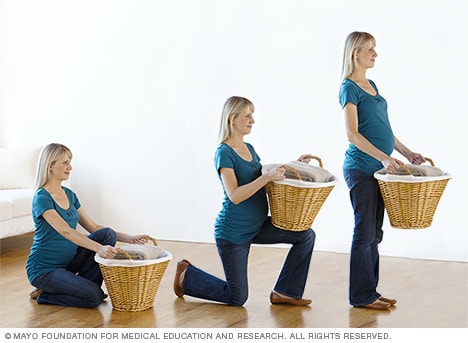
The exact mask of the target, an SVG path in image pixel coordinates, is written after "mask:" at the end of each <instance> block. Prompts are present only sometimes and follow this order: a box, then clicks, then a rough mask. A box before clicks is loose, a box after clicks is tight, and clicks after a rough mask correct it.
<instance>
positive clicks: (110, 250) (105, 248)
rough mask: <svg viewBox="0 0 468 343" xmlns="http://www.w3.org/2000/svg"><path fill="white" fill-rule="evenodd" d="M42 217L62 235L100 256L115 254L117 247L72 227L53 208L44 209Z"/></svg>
mask: <svg viewBox="0 0 468 343" xmlns="http://www.w3.org/2000/svg"><path fill="white" fill-rule="evenodd" d="M42 217H43V218H44V219H45V220H46V221H47V223H49V224H50V225H51V226H52V227H53V228H54V229H55V230H56V231H57V232H58V233H59V234H61V235H62V236H63V237H65V238H66V239H68V240H69V241H71V242H73V243H75V244H76V245H78V246H80V247H83V248H86V249H88V250H91V251H95V252H97V253H98V254H99V256H101V257H102V258H113V257H114V256H115V254H117V249H115V248H114V247H112V246H110V245H101V244H99V243H98V242H95V241H93V240H92V239H89V238H88V237H86V236H85V235H83V234H81V233H80V232H78V231H76V230H74V229H72V228H71V227H70V226H69V225H68V224H67V222H66V221H65V220H63V219H62V217H60V215H59V214H58V213H57V211H55V210H47V211H45V212H44V213H43V214H42Z"/></svg>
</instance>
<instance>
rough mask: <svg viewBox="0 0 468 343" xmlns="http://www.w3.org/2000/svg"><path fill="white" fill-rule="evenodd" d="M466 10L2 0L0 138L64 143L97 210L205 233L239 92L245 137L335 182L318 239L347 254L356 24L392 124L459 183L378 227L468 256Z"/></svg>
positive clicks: (99, 217) (409, 246) (100, 214)
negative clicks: (366, 36) (416, 221)
mask: <svg viewBox="0 0 468 343" xmlns="http://www.w3.org/2000/svg"><path fill="white" fill-rule="evenodd" d="M377 3H378V5H377ZM464 3H465V1H464V0H458V1H457V0H446V1H443V2H442V1H427V0H416V1H411V0H410V1H408V0H396V1H395V0H392V1H390V0H388V1H379V2H376V1H371V0H369V1H367V0H355V1H347V0H327V1H306V0H303V1H299V0H287V1H286V0H283V1H273V0H230V1H219V0H198V1H193V0H161V1H153V0H140V1H130V0H108V1H91V0H80V1H78V0H76V1H63V0H56V1H51V0H42V1H33V0H18V1H13V0H3V1H1V2H0V4H1V5H0V6H1V8H0V10H1V11H0V15H1V16H2V18H0V19H1V22H2V23H4V24H3V25H2V27H1V28H0V29H1V30H3V31H4V32H2V34H1V35H0V39H1V41H0V42H1V45H0V47H1V53H0V62H1V69H0V87H1V88H0V90H1V92H0V100H1V103H0V106H1V107H0V111H1V112H0V115H1V116H0V147H17V146H26V147H29V146H42V145H45V144H48V143H50V142H61V143H64V144H66V145H68V146H69V147H70V148H71V149H72V151H73V152H74V155H75V156H74V159H73V167H74V170H73V174H72V185H73V189H74V190H75V191H76V192H77V193H78V196H79V198H80V200H81V202H82V204H83V206H84V208H85V209H86V210H87V212H89V213H90V214H91V216H92V217H93V218H94V219H95V220H96V221H98V222H100V223H102V224H105V225H109V226H112V227H114V228H116V229H118V230H122V231H129V232H135V233H140V232H146V233H149V234H151V235H154V236H155V237H156V238H158V239H171V240H184V241H202V242H213V222H214V220H215V217H216V215H217V212H218V211H219V209H220V206H221V200H222V190H221V185H220V183H219V180H218V179H217V176H216V173H215V170H214V166H213V152H214V149H215V147H216V139H217V133H218V123H219V118H220V113H221V108H222V105H223V103H224V101H225V99H226V98H228V97H229V96H231V95H242V96H245V97H248V98H250V99H251V100H252V101H253V102H254V103H255V105H256V112H255V119H256V124H255V126H254V129H253V132H252V134H251V135H250V136H248V137H247V141H249V142H251V143H252V144H253V145H254V146H255V148H256V149H257V152H258V153H259V154H260V156H261V157H262V161H263V163H271V162H287V161H290V160H292V159H295V158H296V157H298V156H299V155H300V154H302V153H312V154H314V155H317V156H320V157H321V158H322V160H323V163H324V166H325V168H327V169H329V170H330V171H332V172H333V173H334V174H335V175H336V176H337V177H338V178H339V180H340V181H339V183H338V185H337V186H336V187H335V189H334V190H333V192H332V193H331V195H330V197H329V199H328V200H327V202H326V203H325V205H324V207H323V208H322V210H321V212H320V213H319V216H318V217H317V219H316V221H315V222H314V225H313V227H314V229H315V231H316V233H317V243H316V249H317V250H323V251H335V252H348V251H349V247H350V243H351V237H352V227H353V215H352V210H351V205H350V203H349V198H348V193H347V189H346V185H345V182H344V180H343V178H342V172H341V164H342V159H343V154H344V151H345V149H346V146H347V141H346V137H345V133H344V124H343V115H342V112H341V109H340V106H339V104H338V89H339V85H340V80H339V74H340V63H341V53H342V48H343V43H344V39H345V37H346V35H347V34H348V33H349V32H351V31H354V30H363V31H368V32H371V33H372V34H373V35H374V36H375V37H376V38H377V52H378V53H379V57H378V58H377V63H376V67H375V69H374V70H371V71H370V73H369V74H368V76H369V78H371V79H373V80H374V81H375V82H376V83H377V86H378V87H379V89H380V91H381V93H382V95H383V96H384V97H385V98H386V99H387V101H388V103H389V114H390V118H391V122H392V126H393V129H394V132H395V134H396V135H397V137H399V138H400V140H401V141H403V142H404V143H405V144H406V145H407V146H409V147H410V148H411V149H413V150H415V151H418V152H421V153H423V154H425V155H426V156H429V157H431V158H432V159H433V160H434V161H435V163H436V165H438V166H439V167H441V168H442V169H444V170H445V171H448V172H450V173H451V174H453V176H454V178H453V179H452V180H451V181H450V182H449V184H448V186H447V189H446V191H445V193H444V196H443V197H442V200H441V202H440V204H439V208H438V210H437V213H436V216H435V218H434V222H433V226H432V227H431V228H428V229H424V230H413V231H408V230H397V229H393V228H390V227H389V224H388V221H386V222H385V231H386V233H385V237H384V242H383V243H382V244H381V253H382V254H383V255H390V256H404V257H414V258H429V259H442V260H458V261H468V249H467V248H466V243H467V238H468V232H467V231H468V230H467V223H466V216H465V214H466V211H467V195H466V193H467V189H468V187H467V181H466V176H465V175H466V171H467V162H466V161H467V156H466V145H467V143H466V140H465V137H466V126H465V125H464V124H465V123H466V115H467V111H466V95H465V93H466V91H465V87H466V80H467V77H468V72H467V63H466V61H467V60H468V53H467V51H468V24H467V22H468V20H467V19H468V18H467V11H466V8H465V5H464ZM395 156H396V157H400V156H398V155H395Z"/></svg>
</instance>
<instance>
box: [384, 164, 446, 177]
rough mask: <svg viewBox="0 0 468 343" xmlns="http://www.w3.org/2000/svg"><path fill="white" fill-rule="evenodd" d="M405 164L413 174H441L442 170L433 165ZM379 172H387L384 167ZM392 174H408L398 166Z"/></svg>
mask: <svg viewBox="0 0 468 343" xmlns="http://www.w3.org/2000/svg"><path fill="white" fill-rule="evenodd" d="M405 166H406V167H407V168H408V169H409V170H410V171H411V175H413V176H418V177H420V176H442V174H443V172H442V170H441V169H439V168H437V167H434V166H418V165H415V164H405ZM378 173H379V174H387V172H386V171H385V169H380V170H379V171H378ZM391 174H392V175H408V172H407V171H406V169H405V168H403V167H400V169H398V170H397V171H396V172H394V173H391Z"/></svg>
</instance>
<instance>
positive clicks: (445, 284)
mask: <svg viewBox="0 0 468 343" xmlns="http://www.w3.org/2000/svg"><path fill="white" fill-rule="evenodd" d="M31 240H32V236H31V235H25V236H21V237H14V238H8V239H3V240H1V241H0V243H1V266H0V272H1V273H0V275H1V277H0V304H1V309H0V322H1V324H0V326H1V327H3V328H59V327H67V328H101V327H107V328H118V327H122V328H123V327H127V328H128V327H132V328H138V327H141V328H144V327H146V328H149V327H160V328H259V327H261V328H274V327H279V328H300V327H309V328H467V327H468V263H463V262H444V261H428V260H415V259H406V258H390V257H382V258H381V280H380V288H379V291H380V292H381V293H382V294H383V295H385V296H388V297H395V298H396V299H397V300H398V303H397V306H396V307H395V308H393V309H392V310H391V311H372V310H366V309H360V308H352V307H351V306H349V304H348V300H347V288H348V263H349V255H347V254H335V253H327V252H320V251H315V252H314V255H313V258H312V263H311V266H310V273H309V281H308V284H307V287H306V290H305V294H304V297H307V298H311V299H313V303H312V306H310V307H302V308H301V307H292V306H279V305H271V304H270V302H269V299H268V296H269V293H270V290H271V287H272V286H273V284H274V282H275V279H276V277H277V274H278V272H279V269H280V267H281V265H282V262H283V259H284V257H285V256H286V253H287V249H284V248H273V247H257V246H255V247H253V248H252V250H251V255H250V267H249V268H250V269H249V279H250V280H249V281H250V296H249V300H248V301H247V303H246V304H245V305H244V306H243V307H240V308H235V307H229V306H226V305H222V304H217V303H212V302H208V301H202V300H198V299H194V298H191V297H187V296H186V297H185V298H180V299H179V298H177V297H176V296H175V295H174V293H173V290H172V281H173V277H174V273H175V268H176V264H177V261H178V260H179V259H181V258H187V259H188V260H190V261H191V262H192V263H193V264H195V265H197V266H199V267H201V268H203V269H205V270H207V271H209V272H212V273H213V274H215V275H218V276H222V275H223V274H222V269H221V264H220V262H219V258H218V255H217V252H216V247H215V246H214V245H213V244H205V243H187V242H176V241H160V242H159V245H160V246H161V247H162V248H163V249H166V250H168V251H170V252H171V253H172V254H173V256H174V259H173V260H172V261H171V262H170V264H169V266H168V269H167V271H166V273H165V275H164V277H163V279H162V282H161V285H160V288H159V290H158V293H157V295H156V299H155V303H154V307H153V308H152V309H150V310H146V311H141V312H120V311H115V310H113V309H112V305H111V302H110V301H109V300H108V301H105V302H103V303H102V304H101V305H100V306H99V307H98V308H96V309H78V308H68V307H60V306H50V305H38V304H37V303H36V302H35V301H32V300H30V299H29V296H28V294H29V292H30V291H31V290H32V287H31V286H30V285H29V283H28V281H27V279H26V276H25V271H24V265H25V260H26V257H27V255H28V252H29V245H30V242H31Z"/></svg>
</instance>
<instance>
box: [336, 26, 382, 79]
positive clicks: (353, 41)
mask: <svg viewBox="0 0 468 343" xmlns="http://www.w3.org/2000/svg"><path fill="white" fill-rule="evenodd" d="M369 43H372V44H373V45H374V46H375V44H376V41H375V38H374V36H372V35H371V34H370V33H367V32H359V31H355V32H351V33H350V34H349V35H348V37H347V38H346V41H345V46H344V52H343V65H342V69H341V80H342V81H344V80H346V79H347V78H348V77H349V76H350V75H351V74H352V73H353V72H354V69H355V68H356V54H357V53H358V52H359V51H360V50H361V49H362V48H365V47H366V46H367V45H368V44H369Z"/></svg>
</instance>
